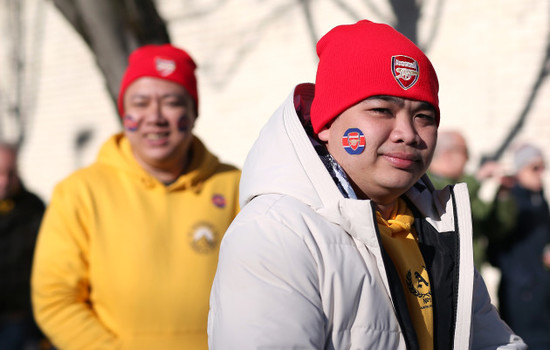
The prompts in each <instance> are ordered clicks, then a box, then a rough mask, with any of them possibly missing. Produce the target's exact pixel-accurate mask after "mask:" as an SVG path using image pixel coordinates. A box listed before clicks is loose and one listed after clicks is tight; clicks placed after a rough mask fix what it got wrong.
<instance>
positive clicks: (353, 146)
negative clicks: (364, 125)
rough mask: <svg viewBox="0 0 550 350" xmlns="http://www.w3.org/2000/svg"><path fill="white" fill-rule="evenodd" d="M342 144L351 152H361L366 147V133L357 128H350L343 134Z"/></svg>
mask: <svg viewBox="0 0 550 350" xmlns="http://www.w3.org/2000/svg"><path fill="white" fill-rule="evenodd" d="M342 146H344V149H345V150H346V152H348V153H349V154H360V153H361V152H363V150H364V149H365V135H363V132H362V131H361V130H359V129H357V128H351V129H348V130H346V133H345V134H344V136H342Z"/></svg>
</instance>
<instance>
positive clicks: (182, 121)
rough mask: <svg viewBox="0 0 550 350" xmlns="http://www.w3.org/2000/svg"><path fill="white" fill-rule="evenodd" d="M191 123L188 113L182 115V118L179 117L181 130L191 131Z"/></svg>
mask: <svg viewBox="0 0 550 350" xmlns="http://www.w3.org/2000/svg"><path fill="white" fill-rule="evenodd" d="M189 123H190V122H189V118H187V116H186V115H182V116H181V117H180V119H178V130H179V131H180V132H187V131H189Z"/></svg>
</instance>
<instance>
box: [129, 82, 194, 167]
mask: <svg viewBox="0 0 550 350" xmlns="http://www.w3.org/2000/svg"><path fill="white" fill-rule="evenodd" d="M124 109H125V113H126V114H125V116H124V117H123V125H124V133H125V135H126V137H127V138H128V140H129V141H130V144H131V146H132V151H133V152H134V155H135V156H136V159H137V160H138V162H139V163H140V164H141V165H142V166H144V167H146V168H163V169H166V168H171V167H180V166H181V164H183V163H185V160H186V157H187V152H188V149H189V147H190V144H191V141H192V138H193V135H192V133H191V132H192V130H193V127H194V123H195V118H196V115H195V112H194V109H193V100H192V98H191V97H190V96H189V94H188V93H187V92H186V91H185V88H183V87H182V86H181V85H179V84H176V83H174V82H171V81H167V80H163V79H158V78H153V77H143V78H140V79H137V80H136V81H135V82H133V83H132V84H131V85H130V86H129V87H128V89H127V90H126V93H125V95H124Z"/></svg>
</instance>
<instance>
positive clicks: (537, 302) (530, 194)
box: [489, 144, 550, 350]
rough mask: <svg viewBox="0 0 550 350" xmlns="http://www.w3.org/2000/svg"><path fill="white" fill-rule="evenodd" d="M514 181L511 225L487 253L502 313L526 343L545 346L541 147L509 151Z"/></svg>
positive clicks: (533, 349) (549, 222)
mask: <svg viewBox="0 0 550 350" xmlns="http://www.w3.org/2000/svg"><path fill="white" fill-rule="evenodd" d="M513 162H514V169H515V175H516V184H515V186H514V187H513V188H512V189H511V195H512V196H513V198H514V199H515V201H516V205H517V215H516V216H515V217H514V219H515V220H514V224H513V225H512V226H510V227H508V229H507V230H505V231H503V232H502V236H500V237H494V238H492V239H491V240H490V241H489V257H490V259H491V262H492V263H493V264H494V265H495V266H496V267H498V268H499V269H500V271H501V281H500V285H499V290H498V296H499V309H500V313H501V316H502V318H503V319H504V320H505V321H506V322H507V323H508V324H509V325H510V327H511V328H512V329H513V330H514V331H515V332H516V333H517V334H518V335H519V336H521V337H522V338H523V339H524V340H525V342H526V343H527V344H528V345H529V350H542V349H550V251H549V247H550V212H549V208H548V203H547V201H546V199H545V196H544V186H543V174H544V170H545V168H546V162H545V160H544V155H543V153H542V151H541V149H540V148H538V147H537V146H534V145H532V144H523V145H521V146H519V147H518V148H517V149H516V150H515V152H514V156H513Z"/></svg>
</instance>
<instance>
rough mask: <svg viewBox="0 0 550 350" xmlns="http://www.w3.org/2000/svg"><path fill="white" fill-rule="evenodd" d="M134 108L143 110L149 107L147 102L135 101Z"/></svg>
mask: <svg viewBox="0 0 550 350" xmlns="http://www.w3.org/2000/svg"><path fill="white" fill-rule="evenodd" d="M132 106H133V107H138V108H143V107H146V106H147V101H133V102H132Z"/></svg>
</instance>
